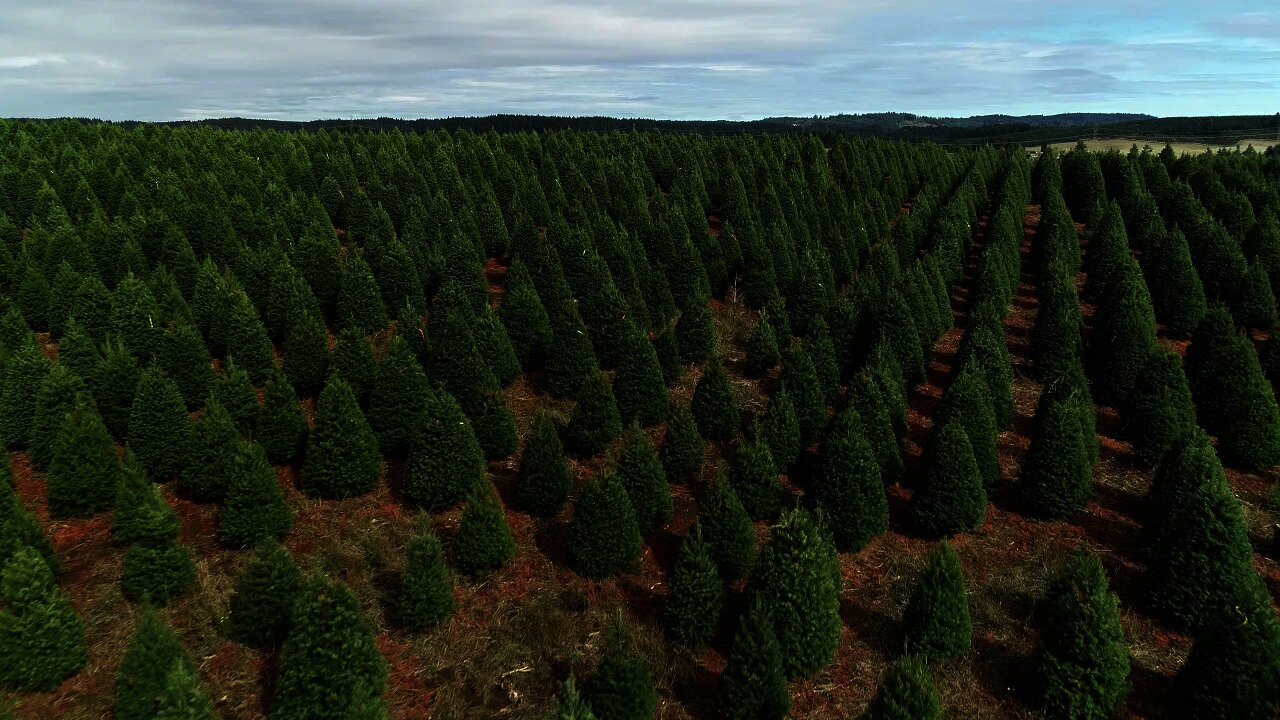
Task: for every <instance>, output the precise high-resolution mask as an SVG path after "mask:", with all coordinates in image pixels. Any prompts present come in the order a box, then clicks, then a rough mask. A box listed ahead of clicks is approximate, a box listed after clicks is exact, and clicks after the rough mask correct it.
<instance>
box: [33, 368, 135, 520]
mask: <svg viewBox="0 0 1280 720" xmlns="http://www.w3.org/2000/svg"><path fill="white" fill-rule="evenodd" d="M121 476H122V471H121V469H120V458H119V456H117V455H116V446H115V443H114V442H113V441H112V439H111V433H109V432H107V426H106V425H105V424H103V422H102V418H101V417H100V416H99V415H98V412H97V410H95V409H94V407H93V400H92V398H90V397H89V394H88V393H81V394H80V396H79V397H78V398H77V399H76V404H75V407H74V408H73V409H72V410H71V413H70V414H69V415H67V418H66V421H65V422H64V423H63V425H62V429H61V430H60V431H59V432H58V436H57V438H56V439H55V440H54V443H53V460H52V461H51V462H50V463H49V470H48V472H47V473H46V477H47V481H48V482H47V486H46V501H47V502H48V506H49V514H50V515H51V516H53V517H89V516H90V515H92V514H94V513H96V512H99V511H102V510H106V509H108V508H110V507H111V505H112V503H114V502H115V498H116V488H117V487H118V486H119V485H120V480H121Z"/></svg>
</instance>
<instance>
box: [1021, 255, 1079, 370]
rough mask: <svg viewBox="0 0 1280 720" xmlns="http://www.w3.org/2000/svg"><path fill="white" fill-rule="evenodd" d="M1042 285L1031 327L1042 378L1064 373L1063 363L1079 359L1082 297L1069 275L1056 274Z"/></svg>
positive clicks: (1037, 365)
mask: <svg viewBox="0 0 1280 720" xmlns="http://www.w3.org/2000/svg"><path fill="white" fill-rule="evenodd" d="M1045 283H1046V284H1044V285H1042V286H1041V287H1040V298H1039V299H1040V305H1039V309H1038V310H1037V311H1036V320H1035V326H1034V327H1033V328H1032V329H1031V349H1032V353H1033V355H1034V356H1035V369H1036V374H1037V377H1039V378H1040V379H1041V380H1042V381H1050V380H1052V379H1053V378H1057V377H1061V376H1062V375H1063V374H1065V372H1066V370H1065V368H1064V366H1068V365H1074V364H1078V363H1079V361H1080V360H1079V358H1080V348H1081V339H1080V337H1081V333H1082V332H1083V329H1084V321H1083V320H1082V319H1081V317H1080V298H1079V297H1078V296H1077V295H1076V290H1075V285H1074V283H1073V282H1072V280H1071V279H1070V278H1066V277H1059V276H1056V275H1055V276H1054V277H1052V278H1050V279H1048V280H1046V281H1045Z"/></svg>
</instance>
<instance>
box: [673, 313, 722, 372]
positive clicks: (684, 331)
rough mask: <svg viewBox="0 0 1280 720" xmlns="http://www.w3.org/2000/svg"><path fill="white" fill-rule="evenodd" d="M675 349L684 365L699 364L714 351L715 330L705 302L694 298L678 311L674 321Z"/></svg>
mask: <svg viewBox="0 0 1280 720" xmlns="http://www.w3.org/2000/svg"><path fill="white" fill-rule="evenodd" d="M676 347H678V348H679V349H680V360H681V362H683V363H685V364H686V365H693V364H695V363H700V362H702V361H703V360H706V359H707V358H708V357H710V356H711V355H712V354H713V353H714V352H715V349H716V329H715V324H714V322H712V319H711V310H710V309H709V308H708V307H707V303H706V301H705V300H703V299H701V298H694V299H692V300H691V301H690V302H689V303H688V304H686V305H685V306H684V307H682V308H681V309H680V318H679V319H678V320H676Z"/></svg>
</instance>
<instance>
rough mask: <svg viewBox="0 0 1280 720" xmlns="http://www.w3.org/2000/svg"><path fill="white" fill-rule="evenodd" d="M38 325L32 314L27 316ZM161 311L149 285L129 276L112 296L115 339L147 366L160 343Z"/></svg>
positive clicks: (113, 334) (113, 335)
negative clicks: (146, 362)
mask: <svg viewBox="0 0 1280 720" xmlns="http://www.w3.org/2000/svg"><path fill="white" fill-rule="evenodd" d="M23 314H24V315H26V316H27V320H28V321H32V322H34V319H33V318H32V316H31V313H29V312H25V311H24V313H23ZM159 317H160V307H159V305H157V304H156V299H155V297H153V296H152V295H151V290H150V289H149V288H148V287H147V284H146V283H145V282H143V281H142V280H140V279H139V278H137V277H134V275H133V273H129V274H128V275H126V276H125V277H124V279H122V280H121V281H120V284H118V285H116V289H115V292H113V293H112V294H111V315H110V320H109V323H110V328H111V331H110V333H111V337H113V338H116V339H118V340H119V341H120V342H122V343H124V346H125V347H127V348H129V351H130V352H131V353H133V354H134V355H135V356H137V357H138V358H140V359H141V360H143V361H144V362H145V361H147V360H150V359H151V353H152V351H154V350H155V347H156V344H157V343H158V342H159V340H160V333H161V332H162V328H161V327H160V326H159V325H157V324H156V323H157V319H158V318H159Z"/></svg>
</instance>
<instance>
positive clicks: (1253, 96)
mask: <svg viewBox="0 0 1280 720" xmlns="http://www.w3.org/2000/svg"><path fill="white" fill-rule="evenodd" d="M882 111H897V112H912V113H917V114H921V115H947V116H964V115H976V114H988V113H1005V114H1011V115H1019V114H1037V113H1044V114H1048V113H1057V112H1143V113H1150V114H1153V115H1161V116H1170V115H1231V114H1271V113H1275V112H1278V111H1280V4H1277V3H1276V2H1275V0H1271V1H1270V2H1265V1H1263V2H1259V1H1249V2H1244V1H1238V0H1214V2H1205V0H1166V1H1165V2H1159V3H1157V2H1150V1H1148V2H1136V1H1132V0H1072V2H1069V3H1068V2H1065V1H1062V0H1042V1H1040V2H1030V1H1027V0H947V1H943V0H931V1H929V0H702V1H701V2H693V1H692V0H582V1H578V0H447V1H444V2H441V1H439V0H344V1H339V0H3V2H0V116H24V117H57V116H79V117H98V118H104V119H112V120H125V119H135V120H182V119H197V118H208V117H226V116H242V117H257V118H277V119H292V120H305V119H314V118H332V117H341V118H351V117H378V116H390V117H403V118H414V117H449V116H463V115H488V114H493V113H522V114H542V115H611V116H618V117H656V118H675V119H716V118H728V119H752V118H760V117H769V116H811V115H833V114H838V113H861V112H882Z"/></svg>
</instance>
